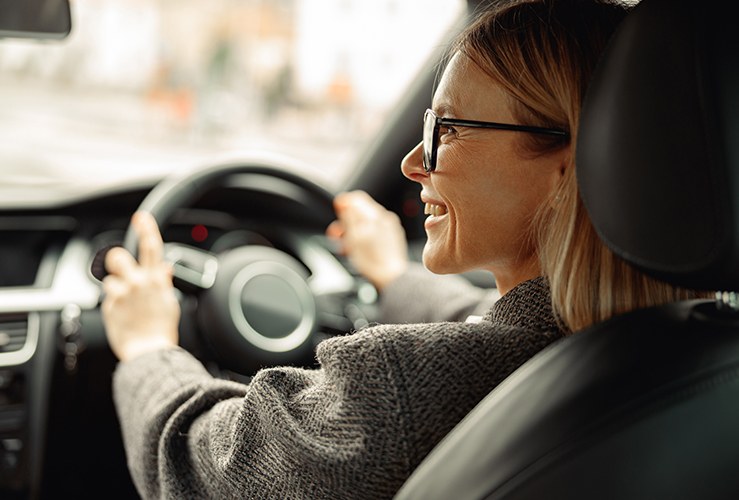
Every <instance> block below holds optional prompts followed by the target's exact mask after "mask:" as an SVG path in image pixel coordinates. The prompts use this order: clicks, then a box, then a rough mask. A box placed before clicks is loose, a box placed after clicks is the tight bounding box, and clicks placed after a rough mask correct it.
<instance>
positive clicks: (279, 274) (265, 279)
mask: <svg viewBox="0 0 739 500" xmlns="http://www.w3.org/2000/svg"><path fill="white" fill-rule="evenodd" d="M229 313H230V315H231V318H232V320H233V322H234V325H235V326H236V328H237V329H238V331H239V333H240V334H241V335H242V336H243V337H244V338H245V339H246V340H247V341H248V342H250V343H252V344H254V345H255V346H257V347H259V348H260V349H264V350H266V351H271V352H285V351H289V350H291V349H294V348H295V347H297V346H299V345H300V344H302V343H303V342H304V341H305V340H306V339H307V338H308V337H309V336H310V334H311V331H312V329H313V324H314V321H315V304H314V301H313V295H312V294H311V292H310V289H309V288H308V286H307V284H306V282H305V280H304V279H303V277H301V276H300V275H299V274H298V273H297V272H296V271H295V270H294V269H292V268H291V267H290V266H287V265H285V264H284V263H282V262H277V261H258V262H254V263H252V264H249V265H247V266H246V267H244V268H243V269H241V271H239V272H238V273H237V274H236V276H235V277H234V278H233V281H232V282H231V286H230V291H229Z"/></svg>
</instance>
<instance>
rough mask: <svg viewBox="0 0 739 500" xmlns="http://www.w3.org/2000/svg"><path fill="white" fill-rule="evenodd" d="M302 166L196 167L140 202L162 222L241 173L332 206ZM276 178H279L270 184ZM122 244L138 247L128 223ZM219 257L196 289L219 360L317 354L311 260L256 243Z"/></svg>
mask: <svg viewBox="0 0 739 500" xmlns="http://www.w3.org/2000/svg"><path fill="white" fill-rule="evenodd" d="M296 167H297V165H296V164H293V163H288V162H287V161H286V160H284V159H280V160H278V159H275V158H269V159H261V158H260V159H256V160H246V161H242V162H238V163H236V162H232V163H225V164H218V165H215V166H212V167H209V168H205V169H199V170H195V171H192V172H189V173H185V174H182V175H178V176H176V177H170V178H168V179H165V180H164V181H162V182H161V183H159V184H158V185H157V186H156V187H155V188H154V189H152V191H151V192H150V193H149V195H148V196H146V198H145V199H144V200H143V201H142V202H141V204H140V205H139V207H138V210H140V211H147V212H149V213H150V214H151V215H152V216H153V217H154V218H155V220H156V221H157V223H158V224H159V226H160V227H163V226H164V225H166V224H167V223H168V221H169V220H170V219H171V217H172V216H173V215H174V213H175V212H176V211H177V210H178V209H181V208H184V207H187V206H189V205H190V204H192V203H193V202H194V201H196V200H197V199H198V198H199V197H200V196H202V195H203V194H204V193H206V192H207V191H209V190H211V189H214V188H217V187H222V186H224V185H227V184H228V182H229V179H236V178H238V179H239V180H240V181H242V184H240V186H241V187H244V188H246V189H254V188H258V187H259V185H260V183H261V185H262V187H264V188H266V189H267V190H269V189H279V190H285V191H288V190H290V189H291V186H292V192H291V193H290V194H291V196H290V197H291V198H292V199H295V197H298V198H302V200H301V201H302V202H303V203H304V204H306V205H308V206H312V207H316V208H320V209H322V210H326V213H327V214H333V195H332V194H331V193H330V192H329V191H327V190H326V189H324V188H323V187H321V186H319V185H317V184H315V183H313V182H311V181H309V180H307V179H305V178H303V177H300V176H299V175H296V174H294V173H292V172H291V170H295V169H296ZM244 181H246V184H244ZM275 182H277V183H280V184H279V185H278V186H274V185H273V186H271V188H270V183H272V184H274V183H275ZM280 192H281V193H282V191H280ZM123 246H124V248H126V249H127V250H128V251H129V252H131V253H132V254H133V255H134V256H136V255H137V253H138V252H137V251H138V240H137V237H136V234H135V233H134V231H133V229H132V228H131V226H130V225H129V227H128V228H127V229H126V233H125V238H124V243H123ZM195 252H197V251H195ZM213 258H214V259H217V261H218V266H217V269H218V270H217V272H216V273H215V275H214V278H213V283H212V284H211V283H205V285H207V286H205V285H204V286H202V287H201V288H200V289H198V291H197V293H198V307H197V312H196V316H197V323H198V328H197V330H198V331H199V332H200V337H201V338H204V339H205V340H206V342H205V343H206V344H207V345H208V347H209V348H210V349H209V351H211V354H214V355H215V357H216V361H217V363H218V364H219V365H220V366H223V367H225V368H228V369H230V370H232V371H236V372H240V373H244V374H250V373H253V372H254V371H256V370H257V369H258V368H261V367H263V366H265V365H283V364H304V363H305V362H308V361H310V360H312V359H313V348H314V342H312V339H313V336H314V335H315V333H316V329H317V310H316V307H317V306H316V301H315V297H314V295H313V292H312V291H311V289H310V287H309V286H308V284H307V280H308V273H307V272H306V270H305V266H304V265H303V264H302V263H301V262H299V261H298V260H297V259H295V258H294V257H292V256H291V255H288V254H287V253H285V252H282V251H281V250H277V249H275V248H269V247H258V246H245V247H240V248H237V249H234V250H230V251H228V252H226V253H225V254H219V255H218V256H215V255H213ZM257 287H258V288H257ZM206 329H207V331H206Z"/></svg>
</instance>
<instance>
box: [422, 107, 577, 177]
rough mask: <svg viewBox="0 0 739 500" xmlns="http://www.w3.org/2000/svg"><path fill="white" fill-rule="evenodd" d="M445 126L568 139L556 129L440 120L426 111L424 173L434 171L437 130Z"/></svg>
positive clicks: (448, 119)
mask: <svg viewBox="0 0 739 500" xmlns="http://www.w3.org/2000/svg"><path fill="white" fill-rule="evenodd" d="M446 125H454V126H457V127H472V128H491V129H496V130H512V131H515V132H528V133H530V134H545V135H554V136H559V137H562V138H567V137H569V134H568V133H567V132H565V131H564V130H560V129H557V128H544V127H533V126H530V125H511V124H508V123H496V122H480V121H476V120H458V119H456V118H441V117H440V116H438V115H437V114H436V113H434V111H433V110H431V109H427V110H426V112H425V113H424V114H423V168H424V170H426V172H433V171H434V170H436V150H437V149H438V148H439V129H441V127H443V126H446Z"/></svg>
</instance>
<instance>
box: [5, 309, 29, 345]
mask: <svg viewBox="0 0 739 500" xmlns="http://www.w3.org/2000/svg"><path fill="white" fill-rule="evenodd" d="M27 339H28V315H25V314H23V315H5V314H3V315H0V353H6V352H17V351H20V350H21V349H23V346H24V345H26V340H27Z"/></svg>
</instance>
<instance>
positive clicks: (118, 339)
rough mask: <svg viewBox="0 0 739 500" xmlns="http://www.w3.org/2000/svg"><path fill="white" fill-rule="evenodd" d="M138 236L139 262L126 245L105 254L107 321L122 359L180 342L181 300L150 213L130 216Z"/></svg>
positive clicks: (104, 308) (110, 337)
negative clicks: (173, 283) (174, 286)
mask: <svg viewBox="0 0 739 500" xmlns="http://www.w3.org/2000/svg"><path fill="white" fill-rule="evenodd" d="M131 224H132V227H133V229H134V231H135V232H136V234H137V236H138V239H139V262H136V260H135V259H134V258H133V256H132V255H131V254H130V253H129V252H127V251H126V250H124V249H123V248H113V249H112V250H110V251H109V252H108V254H107V256H106V258H105V267H106V269H107V270H108V273H110V274H109V275H108V276H107V277H106V278H105V279H104V280H103V290H104V292H105V300H104V301H103V304H102V313H103V322H104V324H105V331H106V334H107V337H108V343H109V344H110V347H111V349H112V350H113V353H114V354H115V355H116V356H117V357H118V359H120V360H121V361H126V360H129V359H132V358H134V357H136V356H139V355H141V354H144V353H146V352H149V351H154V350H158V349H162V348H169V347H175V346H177V343H178V339H179V334H178V331H177V327H178V324H179V319H180V306H179V303H178V302H177V298H176V296H175V293H174V288H173V286H172V270H171V268H170V266H169V265H168V264H166V263H165V262H164V261H163V260H162V252H163V243H162V237H161V235H160V234H159V229H158V227H157V223H156V221H155V220H154V217H152V216H151V215H150V214H148V213H145V212H137V213H136V214H134V216H133V218H132V220H131Z"/></svg>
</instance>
